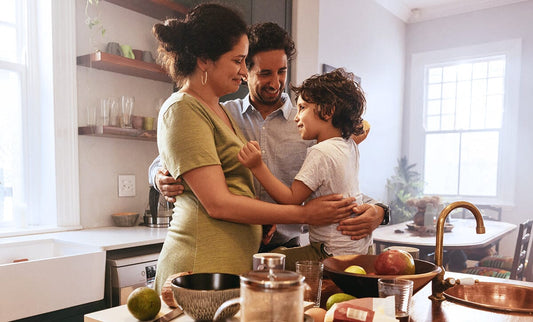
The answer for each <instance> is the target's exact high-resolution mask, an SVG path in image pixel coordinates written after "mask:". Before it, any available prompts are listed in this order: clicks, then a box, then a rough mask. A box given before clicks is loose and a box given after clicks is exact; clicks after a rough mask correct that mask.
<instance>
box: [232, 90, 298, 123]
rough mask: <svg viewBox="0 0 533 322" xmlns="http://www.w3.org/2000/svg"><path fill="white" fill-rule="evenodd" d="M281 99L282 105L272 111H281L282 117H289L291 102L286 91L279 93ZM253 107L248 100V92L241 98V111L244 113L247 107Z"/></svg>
mask: <svg viewBox="0 0 533 322" xmlns="http://www.w3.org/2000/svg"><path fill="white" fill-rule="evenodd" d="M281 100H282V101H283V105H282V106H281V107H280V108H279V109H277V110H276V111H274V112H273V113H276V112H277V111H281V112H282V113H283V117H284V118H285V119H289V117H290V115H291V109H292V103H291V99H290V97H289V95H288V94H287V93H282V94H281ZM252 108H254V107H253V105H252V103H251V102H250V94H248V95H246V96H245V97H244V98H243V100H242V111H241V113H242V114H244V113H246V111H248V110H249V109H252Z"/></svg>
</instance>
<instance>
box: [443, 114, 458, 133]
mask: <svg viewBox="0 0 533 322" xmlns="http://www.w3.org/2000/svg"><path fill="white" fill-rule="evenodd" d="M440 126H441V130H444V131H450V130H454V129H455V116H454V115H450V114H443V115H442V117H441V125H440Z"/></svg>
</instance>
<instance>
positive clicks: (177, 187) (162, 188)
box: [148, 155, 184, 202]
mask: <svg viewBox="0 0 533 322" xmlns="http://www.w3.org/2000/svg"><path fill="white" fill-rule="evenodd" d="M148 182H149V183H150V185H152V186H153V187H154V188H155V189H156V190H157V191H159V193H161V194H162V195H163V196H164V197H165V199H166V200H167V201H168V202H176V196H177V195H179V194H182V193H183V189H184V187H183V184H182V180H181V178H178V179H177V180H176V179H174V178H173V177H172V176H171V175H170V173H169V172H168V170H167V169H166V168H165V167H163V164H162V163H161V159H160V156H159V155H158V156H157V157H156V158H155V160H154V161H153V162H152V164H151V165H150V167H149V168H148Z"/></svg>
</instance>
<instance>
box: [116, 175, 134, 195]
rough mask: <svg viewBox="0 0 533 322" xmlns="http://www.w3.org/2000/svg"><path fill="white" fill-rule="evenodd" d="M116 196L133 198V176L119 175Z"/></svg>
mask: <svg viewBox="0 0 533 322" xmlns="http://www.w3.org/2000/svg"><path fill="white" fill-rule="evenodd" d="M118 196H119V197H135V176H134V175H119V176H118Z"/></svg>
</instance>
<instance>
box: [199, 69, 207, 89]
mask: <svg viewBox="0 0 533 322" xmlns="http://www.w3.org/2000/svg"><path fill="white" fill-rule="evenodd" d="M204 76H205V79H204ZM200 81H201V82H202V85H205V84H207V70H204V75H202V76H201V77H200Z"/></svg>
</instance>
